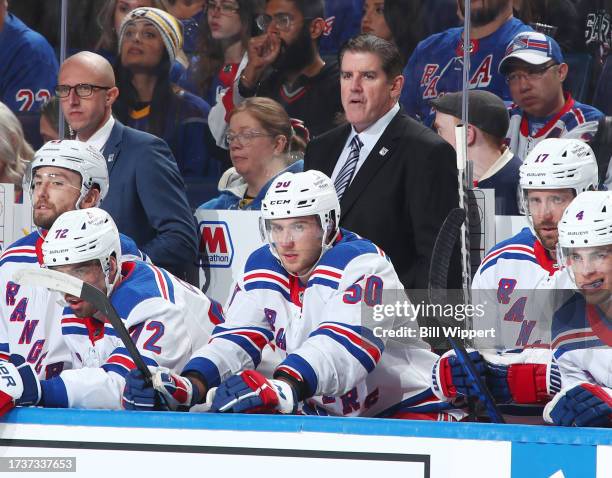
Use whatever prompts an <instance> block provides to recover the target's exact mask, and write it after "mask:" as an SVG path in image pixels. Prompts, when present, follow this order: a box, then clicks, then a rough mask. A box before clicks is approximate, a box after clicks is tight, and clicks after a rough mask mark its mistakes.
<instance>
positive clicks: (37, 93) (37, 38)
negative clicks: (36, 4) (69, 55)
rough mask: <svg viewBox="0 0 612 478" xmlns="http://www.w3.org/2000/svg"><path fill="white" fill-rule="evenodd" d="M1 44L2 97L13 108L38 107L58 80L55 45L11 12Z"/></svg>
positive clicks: (0, 89) (47, 97)
mask: <svg viewBox="0 0 612 478" xmlns="http://www.w3.org/2000/svg"><path fill="white" fill-rule="evenodd" d="M0 45H2V48H0V101H2V103H4V104H5V105H6V106H8V107H9V108H10V109H11V110H13V111H14V112H22V111H23V112H25V111H38V110H39V108H40V106H41V105H42V104H43V103H44V102H45V101H47V100H48V99H49V98H50V97H51V95H52V94H53V93H52V92H53V87H54V86H55V83H56V81H57V71H58V64H57V59H56V58H55V52H54V51H53V48H51V45H49V42H48V41H47V40H46V39H45V38H44V37H43V36H42V35H40V34H39V33H37V32H35V31H33V30H31V29H29V28H28V27H27V26H26V25H25V24H24V23H23V22H22V21H21V20H19V19H18V18H17V17H16V16H15V15H12V14H11V13H8V14H7V15H6V18H5V19H4V27H3V28H2V30H0Z"/></svg>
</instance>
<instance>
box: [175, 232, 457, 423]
mask: <svg viewBox="0 0 612 478" xmlns="http://www.w3.org/2000/svg"><path fill="white" fill-rule="evenodd" d="M393 289H395V290H402V289H403V287H402V284H401V283H400V281H399V278H398V277H397V274H396V272H395V270H394V269H393V266H392V265H391V263H390V262H389V261H388V259H387V258H386V256H385V255H384V253H383V252H382V251H381V250H380V249H379V248H378V247H376V246H375V245H374V244H372V243H371V242H370V241H368V240H366V239H362V238H360V237H359V236H357V235H356V234H353V233H351V232H348V231H345V230H341V238H340V239H339V240H338V241H337V242H336V243H335V245H334V246H333V247H332V248H331V249H329V250H328V251H327V252H325V254H324V255H323V256H322V258H321V259H320V261H319V262H318V263H317V265H316V266H315V268H314V270H313V271H312V273H311V275H310V277H309V279H308V282H307V283H306V285H305V286H304V285H302V284H301V282H300V281H299V279H298V278H296V277H295V276H292V275H290V274H289V273H288V272H287V271H286V270H285V269H284V268H283V267H282V266H281V264H280V263H279V261H278V260H277V259H276V258H275V257H274V256H273V255H272V253H271V251H270V249H269V246H267V245H266V246H264V247H262V248H260V249H258V250H256V251H255V252H253V253H252V254H251V255H250V257H249V259H248V260H247V262H246V265H245V268H244V274H243V276H242V277H241V278H240V279H239V280H238V282H237V284H236V286H235V290H234V293H233V296H232V297H231V298H230V300H229V305H228V306H227V307H226V308H227V310H226V322H225V323H224V324H222V325H220V326H218V327H216V328H215V330H214V331H213V335H212V337H211V341H210V343H209V344H207V345H206V346H205V347H203V348H202V349H201V350H199V351H198V352H197V353H196V354H195V356H194V358H192V359H191V360H190V361H189V363H188V364H187V366H186V367H185V369H184V370H183V374H185V373H186V372H198V373H199V374H201V375H202V376H203V377H204V379H205V380H206V383H207V385H208V387H209V388H212V387H216V386H218V385H219V383H220V382H221V381H223V380H225V379H226V378H228V377H229V376H230V375H232V374H235V373H237V372H239V371H241V370H244V369H252V368H255V367H257V366H258V365H259V363H260V360H261V353H262V349H263V348H264V346H265V345H266V344H268V343H272V344H273V345H275V347H276V349H277V350H278V351H279V352H280V354H282V356H283V360H282V362H281V363H280V365H278V366H277V368H276V371H275V376H276V375H278V374H281V375H282V374H286V375H289V376H290V377H291V378H293V379H295V380H297V381H298V383H300V384H302V385H303V390H304V391H305V394H304V396H305V397H310V398H307V399H306V400H305V403H303V407H302V408H303V412H304V413H309V414H310V413H312V414H321V415H328V414H329V415H339V416H398V414H402V413H418V414H428V418H432V419H441V420H445V419H449V414H447V413H446V412H448V411H449V409H450V405H449V404H448V403H446V402H445V401H442V400H440V399H438V398H436V396H435V395H434V394H433V392H432V389H431V383H432V382H431V371H432V367H433V365H434V363H435V361H436V359H437V356H436V355H435V354H433V353H432V352H430V351H429V347H428V346H427V345H426V344H425V343H424V342H422V341H420V340H419V339H410V342H408V343H403V344H402V343H398V342H392V341H387V342H386V343H384V341H383V340H382V339H381V338H380V337H379V336H377V335H376V334H375V328H373V327H371V325H370V326H368V324H367V323H365V322H364V321H362V319H363V315H362V307H367V306H374V305H375V304H380V297H381V294H382V291H383V290H393ZM379 335H380V334H379Z"/></svg>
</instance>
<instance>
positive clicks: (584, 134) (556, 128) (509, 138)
mask: <svg viewBox="0 0 612 478" xmlns="http://www.w3.org/2000/svg"><path fill="white" fill-rule="evenodd" d="M565 95H566V96H565V98H566V100H565V105H564V106H563V108H562V109H561V111H559V113H557V114H556V115H555V116H554V117H553V118H551V119H550V120H549V121H548V122H547V123H546V124H545V125H544V126H542V128H540V129H539V130H538V132H537V133H536V134H535V135H532V134H531V133H530V131H529V122H528V120H527V116H526V115H525V114H524V113H523V110H522V109H521V108H519V107H518V106H517V105H515V104H512V105H511V106H510V109H509V110H508V113H509V114H510V126H509V128H508V132H507V133H506V144H508V146H509V147H510V149H511V150H512V152H513V153H514V155H515V156H518V157H519V158H521V160H525V158H526V157H527V155H528V154H529V152H530V151H531V150H532V149H533V148H534V146H535V145H536V144H538V143H539V142H540V141H542V140H543V139H546V138H567V139H572V138H573V139H580V140H582V141H587V142H588V141H590V140H591V139H593V136H595V133H596V132H597V126H598V123H599V119H600V118H601V117H602V116H603V113H602V112H601V111H599V110H598V109H597V108H593V107H592V106H589V105H585V104H583V103H579V102H577V101H575V100H574V99H573V98H572V97H571V95H570V94H569V93H566V94H565Z"/></svg>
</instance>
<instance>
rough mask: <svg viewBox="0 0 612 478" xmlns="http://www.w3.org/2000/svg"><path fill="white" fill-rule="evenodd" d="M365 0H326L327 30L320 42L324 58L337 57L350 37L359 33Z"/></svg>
mask: <svg viewBox="0 0 612 478" xmlns="http://www.w3.org/2000/svg"><path fill="white" fill-rule="evenodd" d="M363 3H364V0H325V30H323V35H322V36H321V42H320V43H319V52H320V53H321V56H322V57H323V58H324V59H327V58H335V57H336V55H337V54H338V51H340V47H341V46H342V45H343V44H344V42H345V41H347V40H348V39H349V38H352V37H354V36H355V35H358V34H359V31H360V29H361V16H362V12H363Z"/></svg>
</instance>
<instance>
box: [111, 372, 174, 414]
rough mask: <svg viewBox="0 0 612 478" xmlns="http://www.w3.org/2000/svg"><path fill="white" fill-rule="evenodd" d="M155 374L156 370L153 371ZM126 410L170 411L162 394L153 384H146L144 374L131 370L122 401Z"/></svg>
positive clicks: (126, 379)
mask: <svg viewBox="0 0 612 478" xmlns="http://www.w3.org/2000/svg"><path fill="white" fill-rule="evenodd" d="M152 371H153V373H154V372H155V370H154V369H153V370H152ZM121 403H122V405H123V408H125V409H126V410H140V411H149V410H168V407H167V406H166V404H165V402H164V400H163V398H162V396H161V394H160V393H159V392H158V391H157V390H155V389H154V388H153V385H152V384H151V383H147V382H145V379H144V376H143V374H142V372H141V371H140V370H138V369H134V370H131V371H130V373H128V374H127V375H126V377H125V387H124V389H123V397H122V400H121Z"/></svg>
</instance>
